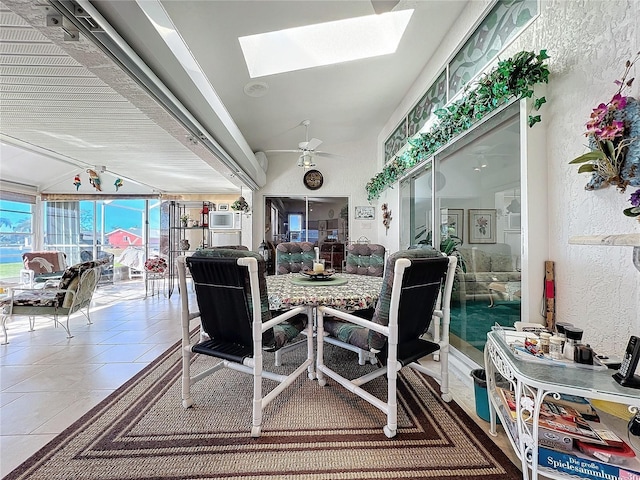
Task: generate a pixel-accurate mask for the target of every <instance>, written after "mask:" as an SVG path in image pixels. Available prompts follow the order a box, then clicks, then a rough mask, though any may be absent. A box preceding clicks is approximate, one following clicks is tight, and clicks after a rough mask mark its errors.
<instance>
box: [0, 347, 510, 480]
mask: <svg viewBox="0 0 640 480" xmlns="http://www.w3.org/2000/svg"><path fill="white" fill-rule="evenodd" d="M329 348H332V349H331V350H330V352H331V359H332V363H333V364H335V365H340V366H341V368H343V369H345V373H348V372H349V371H351V372H354V373H355V372H358V374H361V373H362V371H363V369H365V368H371V367H370V366H369V367H360V366H358V365H357V361H356V358H355V354H353V353H351V352H346V351H344V350H341V349H337V348H333V347H330V346H329ZM298 350H299V352H291V353H289V354H287V355H286V356H285V359H284V360H285V361H284V362H283V363H284V365H283V366H282V367H280V368H281V369H287V368H289V369H291V367H292V366H293V360H294V358H295V356H296V355H299V354H301V353H302V349H298ZM266 360H267V361H269V360H270V357H267V359H266ZM211 361H212V359H206V358H202V357H200V358H198V359H196V361H195V363H194V370H198V369H202V368H203V366H207V365H209V363H210V362H211ZM335 365H334V366H335ZM180 376H181V357H180V348H179V345H175V346H174V347H173V348H171V349H169V350H168V351H167V352H166V353H165V354H163V355H162V356H161V357H160V358H158V359H157V360H156V361H155V362H154V363H153V364H151V365H150V366H149V367H147V368H146V369H144V370H143V371H142V372H141V373H139V374H138V375H137V376H136V377H134V378H133V379H132V380H130V381H129V382H128V383H126V384H125V385H123V386H122V387H121V388H120V389H118V390H117V391H116V392H114V393H113V394H112V395H111V396H109V397H108V398H107V399H105V400H104V401H103V402H101V403H100V404H99V405H98V406H96V407H95V408H94V409H93V410H91V411H90V412H89V413H87V414H86V415H84V416H83V417H82V418H81V419H80V420H78V421H77V422H75V423H74V424H73V425H72V426H70V427H69V428H68V429H66V430H65V431H64V432H62V433H61V434H60V435H59V436H58V437H56V438H55V439H54V440H53V441H52V442H51V443H49V444H48V445H47V446H45V447H44V448H42V449H41V450H40V451H39V452H37V453H36V454H35V455H33V456H32V457H31V458H30V459H28V460H27V461H26V462H24V463H23V464H22V465H20V466H19V467H18V468H17V469H15V470H14V471H13V472H11V473H10V474H9V475H8V476H7V477H5V478H6V479H7V480H13V479H27V478H28V479H43V480H44V479H46V480H55V479H61V480H62V479H64V480H71V479H94V480H105V479H118V480H129V479H135V480H143V479H144V480H150V479H238V480H249V479H256V480H267V479H269V480H275V479H311V480H342V479H344V480H347V479H349V480H352V479H362V480H365V479H366V480H368V479H421V478H430V479H450V480H454V479H481V480H494V479H495V480H498V479H499V480H509V479H518V478H521V473H520V471H519V470H518V468H516V467H515V466H514V465H513V463H511V462H510V461H509V459H508V458H507V457H506V456H505V455H504V454H503V453H502V452H501V451H499V449H497V448H496V447H495V446H494V444H493V443H492V441H491V440H490V439H489V438H488V437H487V436H486V435H485V434H484V432H483V431H482V430H481V429H480V428H479V427H478V426H477V425H476V424H475V423H474V422H473V420H471V419H470V418H469V417H468V416H467V415H466V414H465V413H464V411H463V410H462V409H461V408H460V407H459V406H458V405H456V404H455V403H454V402H451V403H449V404H447V403H445V402H443V401H442V400H441V399H440V397H439V395H438V394H437V393H436V390H435V388H436V387H437V386H436V385H435V383H433V382H432V380H431V379H428V378H427V377H425V376H423V375H422V374H419V373H415V372H413V371H410V370H409V371H404V370H403V371H402V373H401V375H400V378H399V387H398V390H399V402H398V403H399V412H398V417H399V418H398V424H399V428H398V435H397V436H396V437H395V438H393V439H388V438H386V437H385V435H384V433H383V432H382V426H383V425H384V423H385V417H384V415H383V414H382V413H381V412H380V411H379V410H377V409H375V408H374V407H372V406H371V405H369V404H368V403H366V402H364V401H362V400H360V399H359V398H358V397H356V396H354V395H353V394H351V393H349V392H347V391H345V390H344V389H342V388H340V387H338V386H337V385H336V384H335V383H334V382H333V381H332V380H330V379H329V380H328V383H327V385H326V386H325V387H320V386H319V385H318V383H317V382H316V381H311V380H308V379H307V378H306V376H303V377H301V378H300V379H299V380H298V381H297V383H295V384H294V385H292V386H291V387H290V388H289V389H288V390H286V391H285V392H284V393H283V394H281V395H280V396H279V397H278V398H276V400H274V402H273V403H272V404H271V405H270V406H269V408H268V409H267V410H266V411H265V414H264V419H263V428H262V436H261V437H260V438H258V439H252V438H251V437H250V435H249V429H250V425H251V413H250V401H249V399H250V398H251V388H252V387H251V377H250V376H248V375H244V374H240V373H238V372H234V371H230V370H223V371H221V372H218V373H217V374H215V375H214V376H212V377H209V378H208V379H205V380H204V381H202V382H200V383H198V384H197V385H196V386H195V387H194V389H193V392H194V401H195V404H194V406H193V407H192V408H190V409H183V408H182V406H181V402H180ZM354 376H355V375H354ZM376 382H377V383H376ZM376 382H372V385H371V391H372V392H373V393H376V394H379V392H385V391H386V390H385V381H384V380H383V379H378V380H376ZM265 383H266V384H267V385H269V386H270V382H267V381H265Z"/></svg>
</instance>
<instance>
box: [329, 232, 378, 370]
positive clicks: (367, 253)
mask: <svg viewBox="0 0 640 480" xmlns="http://www.w3.org/2000/svg"><path fill="white" fill-rule="evenodd" d="M385 255H386V250H385V248H384V246H383V245H380V244H377V243H352V244H350V245H349V246H348V247H347V259H346V263H345V273H350V274H352V275H367V276H371V277H382V275H383V274H384V265H385ZM351 313H353V314H354V315H357V316H358V317H364V318H371V317H372V316H373V308H369V309H365V310H357V311H355V312H351ZM325 340H326V342H327V343H331V344H333V345H336V346H338V347H342V348H346V349H347V350H351V351H353V352H355V353H357V354H358V363H359V364H360V365H364V364H366V363H367V360H368V361H370V362H371V363H376V361H377V360H376V356H375V355H373V354H372V353H371V352H368V351H366V350H363V349H362V348H359V347H357V346H355V345H351V344H349V343H346V342H342V341H341V340H339V339H338V338H336V337H331V336H330V337H327V338H326V339H325Z"/></svg>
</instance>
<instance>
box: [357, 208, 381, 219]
mask: <svg viewBox="0 0 640 480" xmlns="http://www.w3.org/2000/svg"><path fill="white" fill-rule="evenodd" d="M354 216H355V219H356V220H375V218H376V209H375V208H374V207H372V206H370V205H366V206H362V207H356V209H355V214H354Z"/></svg>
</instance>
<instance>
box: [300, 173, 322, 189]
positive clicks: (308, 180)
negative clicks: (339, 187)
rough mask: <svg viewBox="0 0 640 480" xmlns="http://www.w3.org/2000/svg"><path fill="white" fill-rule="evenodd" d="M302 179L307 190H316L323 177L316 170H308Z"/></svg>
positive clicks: (320, 184)
mask: <svg viewBox="0 0 640 480" xmlns="http://www.w3.org/2000/svg"><path fill="white" fill-rule="evenodd" d="M302 181H303V182H304V186H305V187H307V188H308V189H309V190H317V189H319V188H320V187H321V186H322V182H324V178H323V177H322V173H320V172H319V171H318V170H309V171H308V172H307V173H305V174H304V178H303V179H302Z"/></svg>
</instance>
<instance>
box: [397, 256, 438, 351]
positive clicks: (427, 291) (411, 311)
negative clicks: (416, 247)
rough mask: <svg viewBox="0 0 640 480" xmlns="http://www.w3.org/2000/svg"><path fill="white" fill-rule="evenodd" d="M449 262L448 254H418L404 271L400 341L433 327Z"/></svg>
mask: <svg viewBox="0 0 640 480" xmlns="http://www.w3.org/2000/svg"><path fill="white" fill-rule="evenodd" d="M448 266H449V259H448V258H447V257H439V258H438V257H435V258H414V259H412V260H411V266H410V267H409V268H407V269H406V270H405V271H404V277H403V279H402V292H401V294H400V307H399V312H398V344H399V345H402V344H403V343H404V342H407V341H413V340H415V339H416V338H418V337H419V336H420V335H422V334H423V333H425V332H426V331H427V330H428V329H429V326H430V325H431V320H432V315H433V311H434V309H435V307H436V302H437V301H438V295H439V294H440V290H441V287H442V283H443V281H444V278H445V275H446V272H447V268H448Z"/></svg>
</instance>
